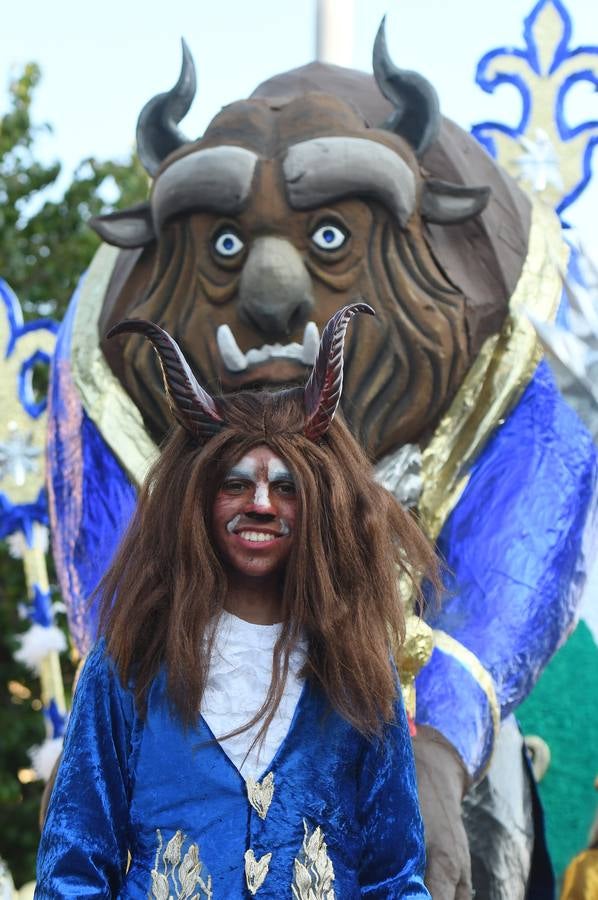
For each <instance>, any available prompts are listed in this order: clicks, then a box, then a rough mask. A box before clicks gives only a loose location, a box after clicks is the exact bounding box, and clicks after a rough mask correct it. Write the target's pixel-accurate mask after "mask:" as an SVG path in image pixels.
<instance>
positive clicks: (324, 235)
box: [311, 222, 349, 250]
mask: <svg viewBox="0 0 598 900" xmlns="http://www.w3.org/2000/svg"><path fill="white" fill-rule="evenodd" d="M348 237H349V235H348V234H347V232H346V231H343V229H342V228H339V227H338V225H333V224H332V223H331V222H325V223H324V224H323V225H320V226H319V228H316V230H315V231H314V232H313V234H312V236H311V239H312V241H313V242H314V244H315V245H316V247H318V248H319V249H320V250H339V249H340V248H341V247H342V246H343V244H344V243H345V242H346V241H347V238H348Z"/></svg>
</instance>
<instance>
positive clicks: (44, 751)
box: [29, 737, 63, 781]
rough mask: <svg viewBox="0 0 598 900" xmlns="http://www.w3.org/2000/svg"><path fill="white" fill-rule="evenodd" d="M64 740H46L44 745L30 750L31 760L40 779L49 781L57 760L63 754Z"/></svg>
mask: <svg viewBox="0 0 598 900" xmlns="http://www.w3.org/2000/svg"><path fill="white" fill-rule="evenodd" d="M62 744H63V738H61V737H59V738H46V740H45V741H44V742H43V744H39V745H38V746H37V747H31V748H30V749H29V759H30V760H31V765H32V766H33V768H34V769H35V773H36V775H37V777H38V778H43V780H44V781H48V780H49V778H50V775H51V774H52V769H53V768H54V766H55V764H56V760H57V759H58V757H59V756H60V754H61V753H62Z"/></svg>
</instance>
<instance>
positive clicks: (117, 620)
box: [98, 389, 437, 736]
mask: <svg viewBox="0 0 598 900" xmlns="http://www.w3.org/2000/svg"><path fill="white" fill-rule="evenodd" d="M217 403H218V409H219V410H220V411H221V412H222V416H223V418H224V421H225V423H226V425H225V427H224V428H223V429H222V430H221V431H220V432H218V433H217V434H216V435H215V436H214V437H212V438H211V439H210V440H208V441H207V443H206V444H205V445H204V446H200V445H198V442H197V441H196V440H195V439H194V438H193V437H192V436H191V435H190V434H189V433H188V432H187V431H185V430H184V429H183V428H181V427H177V428H176V429H175V430H174V431H173V433H172V434H171V436H170V438H169V439H168V441H167V443H166V445H165V447H164V449H163V452H162V454H161V456H160V458H159V459H158V461H157V462H156V463H155V465H154V466H153V468H152V470H151V472H150V473H149V475H148V478H147V479H146V482H145V484H144V485H143V487H142V489H141V492H140V495H139V501H138V504H137V509H136V512H135V514H134V516H133V520H132V522H131V524H130V526H129V529H128V531H127V534H126V536H125V538H124V540H123V542H122V544H121V546H120V549H119V550H118V552H117V554H116V556H115V558H114V560H113V562H112V564H111V566H110V568H109V569H108V571H107V572H106V574H105V576H104V577H103V579H102V581H101V583H100V586H99V588H98V590H99V592H100V594H101V616H100V629H101V632H102V633H103V634H105V636H106V641H107V649H108V652H109V654H110V656H111V657H112V658H113V660H114V661H115V663H116V666H117V669H118V672H119V674H120V677H121V679H122V681H123V683H125V684H126V683H129V681H132V682H133V684H134V692H135V698H136V702H137V707H138V709H139V711H140V713H141V714H142V715H143V713H144V712H145V709H146V703H147V695H148V690H149V688H150V685H151V683H152V681H153V679H154V678H155V677H156V675H157V673H158V670H159V669H160V667H161V666H164V667H165V669H166V674H167V691H168V697H169V700H170V702H171V705H172V707H173V710H174V712H175V713H176V714H177V715H178V716H179V717H180V719H181V721H182V722H183V723H184V724H185V725H188V724H191V723H193V722H194V721H195V720H196V717H197V714H198V711H199V709H200V705H201V699H202V694H203V691H204V687H205V684H206V678H207V672H208V665H209V659H210V652H211V644H212V642H211V637H210V636H212V637H213V632H214V629H213V628H211V627H209V626H210V623H212V622H213V621H214V620H216V619H217V617H218V616H219V614H220V612H221V611H222V609H223V605H224V602H225V599H226V595H227V576H226V569H225V567H224V566H223V564H222V561H221V559H220V558H219V556H218V553H217V551H216V550H215V547H214V543H213V541H212V536H211V534H210V527H211V526H210V522H211V511H212V507H213V503H214V498H215V494H216V491H217V490H218V488H219V486H220V484H221V483H222V481H223V478H224V476H225V475H226V473H227V472H228V471H229V469H230V468H231V466H232V465H234V463H236V462H237V461H238V460H239V459H240V458H242V457H243V456H244V455H245V454H246V453H247V452H249V451H250V450H251V449H252V448H254V447H256V446H259V445H266V446H268V447H269V448H270V449H271V450H272V451H274V452H275V453H276V454H277V455H278V456H280V457H281V458H282V459H283V460H285V461H286V462H287V464H288V465H289V466H290V468H291V470H292V471H293V473H294V476H295V480H296V490H297V519H296V523H295V529H294V540H293V544H292V549H291V552H290V556H289V559H288V562H287V565H286V570H285V573H284V576H283V583H282V584H281V597H282V601H281V602H282V606H281V620H282V622H283V627H282V631H281V634H280V637H279V638H278V641H277V643H276V646H275V650H274V661H273V675H272V683H271V685H270V690H269V693H268V696H267V698H266V701H265V703H264V705H263V707H262V708H261V710H260V711H259V712H258V713H257V714H256V716H255V718H254V719H253V720H252V722H251V723H248V724H247V726H245V727H248V726H249V725H250V724H253V723H254V722H256V721H258V720H260V719H262V718H263V725H262V731H261V734H264V733H265V730H266V729H267V727H268V725H269V723H270V721H271V719H272V716H273V715H274V712H275V710H276V708H277V706H278V703H279V701H280V698H281V695H282V692H283V690H284V683H285V679H286V675H287V671H288V661H289V653H290V652H291V650H292V649H293V647H294V646H295V645H296V643H297V642H298V641H299V640H300V639H301V638H302V637H304V638H306V639H307V645H308V649H307V659H306V662H305V666H304V669H303V673H302V674H303V675H304V677H305V678H306V679H308V681H309V682H311V683H312V684H315V685H318V686H319V687H320V688H321V690H322V691H323V692H324V694H325V695H326V697H327V699H328V701H329V704H330V706H331V707H332V708H333V709H335V710H336V711H337V712H338V713H340V714H341V715H342V716H343V717H344V718H345V719H346V720H348V721H349V722H350V723H351V724H352V725H353V726H354V727H355V728H357V729H358V730H359V731H360V732H361V733H363V734H364V735H367V736H373V735H375V734H380V732H381V730H382V728H383V724H384V723H385V722H388V721H392V719H393V716H394V701H395V699H396V692H397V684H396V675H395V671H394V668H393V663H392V659H391V656H390V652H389V646H390V642H389V634H392V635H393V639H394V640H393V643H394V644H395V646H397V644H398V643H399V642H400V641H402V638H403V635H404V628H405V622H404V612H403V604H402V602H401V596H400V589H399V582H401V583H403V584H404V582H405V578H406V579H407V581H409V582H411V584H412V585H413V589H414V590H415V592H416V594H417V595H418V596H419V583H420V580H421V577H422V576H428V577H431V578H432V581H436V580H437V576H436V561H435V556H434V552H433V550H432V548H431V547H430V545H429V543H428V542H427V540H426V538H425V537H424V536H423V534H422V533H421V532H420V531H419V529H418V527H417V525H416V524H415V522H414V521H413V520H412V519H411V517H410V516H409V514H408V513H406V512H405V511H404V510H403V509H402V508H401V506H400V505H399V504H398V503H397V502H396V500H395V499H394V498H393V497H392V496H391V495H390V494H389V493H388V492H387V491H386V490H385V489H384V488H382V487H381V486H380V485H378V484H377V483H376V482H375V481H374V478H373V474H372V468H371V466H370V464H369V462H368V460H367V459H366V457H365V455H364V453H363V451H362V450H361V448H360V447H359V445H358V444H357V442H356V440H355V439H354V438H353V437H352V435H351V434H350V432H349V430H348V429H347V427H346V426H345V424H344V423H343V422H342V421H341V420H340V418H339V417H337V418H336V419H335V420H334V421H333V422H332V424H331V426H330V429H329V431H328V432H327V434H326V436H325V437H324V438H323V439H322V440H321V441H320V442H319V443H314V442H313V441H311V440H309V439H308V438H307V437H305V436H304V434H303V429H304V426H305V407H304V402H303V390H302V389H296V390H291V391H286V392H284V394H283V393H279V394H276V393H265V392H263V393H261V392H243V393H239V394H236V395H229V396H223V397H219V398H218V400H217ZM401 574H402V575H404V576H405V578H399V576H400V575H401ZM397 637H398V641H397V640H396V638H397ZM241 730H243V729H241Z"/></svg>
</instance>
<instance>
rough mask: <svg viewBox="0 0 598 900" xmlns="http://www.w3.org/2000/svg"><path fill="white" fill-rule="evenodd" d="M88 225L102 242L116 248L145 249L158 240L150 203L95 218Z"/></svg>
mask: <svg viewBox="0 0 598 900" xmlns="http://www.w3.org/2000/svg"><path fill="white" fill-rule="evenodd" d="M88 224H89V225H90V227H91V228H93V230H94V231H95V232H97V234H99V236H100V237H101V238H102V240H104V241H106V243H108V244H113V245H114V246H115V247H122V248H125V249H132V248H134V247H145V245H146V244H151V243H152V241H155V240H156V235H155V233H154V226H153V223H152V214H151V210H150V205H149V203H140V204H139V205H138V206H132V207H131V208H130V209H123V210H121V211H119V212H114V213H108V215H105V216H94V217H93V218H92V219H90V220H89V223H88Z"/></svg>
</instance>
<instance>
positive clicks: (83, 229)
mask: <svg viewBox="0 0 598 900" xmlns="http://www.w3.org/2000/svg"><path fill="white" fill-rule="evenodd" d="M39 79H40V71H39V68H38V67H37V66H36V65H35V64H30V65H27V66H26V67H25V69H24V71H23V72H22V73H21V74H20V75H19V76H18V77H17V78H15V79H14V80H13V81H12V83H11V85H10V92H9V108H8V111H7V112H6V113H5V114H4V115H1V116H0V276H2V277H3V278H4V279H5V280H6V281H7V282H8V283H9V284H10V286H11V287H12V288H13V290H14V291H15V293H16V294H17V296H18V297H19V299H20V300H21V303H22V305H23V309H24V312H25V316H26V317H27V318H29V319H32V318H37V317H38V316H39V315H40V314H44V315H47V314H48V313H49V312H51V314H52V315H53V316H54V317H55V318H61V317H62V315H63V314H64V311H65V310H66V306H67V304H68V301H69V299H70V296H71V294H72V292H73V289H74V288H75V286H76V284H77V281H78V279H79V277H80V276H81V274H82V273H83V272H84V271H85V269H86V267H87V266H88V264H89V262H90V261H91V258H92V256H93V254H94V252H95V250H96V248H97V247H98V245H99V238H98V237H97V236H96V235H95V234H94V232H92V231H91V229H89V228H88V227H87V226H86V224H85V222H86V220H87V219H88V218H89V216H90V215H97V214H99V213H104V212H110V211H111V210H113V209H115V208H123V207H125V206H130V205H132V204H134V203H138V202H140V201H141V200H143V199H145V197H146V195H147V190H148V182H147V176H146V175H145V173H144V171H143V169H142V168H141V166H140V164H139V162H138V161H137V160H136V158H131V159H129V160H128V161H126V162H124V163H117V162H111V161H98V160H96V159H87V160H83V161H82V162H81V164H80V165H79V166H78V168H77V170H76V172H75V173H74V175H73V177H72V179H71V181H70V183H69V184H68V185H67V187H66V189H65V191H64V195H63V196H62V197H61V198H59V199H54V198H53V197H54V193H55V191H51V192H50V196H48V189H52V187H53V186H54V185H55V183H56V181H57V179H58V177H59V175H60V165H59V164H58V163H54V164H50V165H46V164H44V163H42V162H40V161H39V159H38V158H37V156H36V138H37V137H38V135H39V134H40V132H41V131H43V130H44V129H47V127H48V126H38V125H36V124H35V123H34V122H32V118H31V103H32V98H33V96H34V93H35V88H36V85H37V84H38V82H39ZM54 594H55V599H59V598H58V597H57V595H56V589H55V588H54ZM25 598H26V585H25V580H24V575H23V570H22V564H21V563H20V561H18V560H14V559H12V558H11V556H10V555H9V553H8V550H7V547H6V545H0V856H2V857H3V858H4V859H5V860H6V862H7V864H8V867H9V869H10V871H11V872H12V875H13V878H14V881H15V884H16V885H17V887H19V886H20V885H22V884H23V883H24V882H27V881H30V880H32V879H33V878H34V877H35V853H36V848H37V843H38V839H39V830H38V813H39V803H40V798H41V794H42V790H43V783H41V782H39V781H33V782H29V781H28V779H27V774H28V771H27V770H30V765H31V764H30V761H29V757H28V755H27V750H28V748H29V747H31V746H32V745H35V744H39V743H41V741H42V740H43V739H44V736H45V730H44V721H43V717H42V714H41V712H40V707H41V703H40V699H39V694H40V686H39V682H38V681H37V679H36V678H35V677H34V676H32V675H31V673H29V672H28V671H27V669H25V668H24V667H23V666H21V665H19V664H17V663H16V662H15V661H14V659H13V655H12V654H13V651H14V649H15V648H16V641H15V635H16V634H17V632H19V631H23V630H24V628H25V627H26V626H27V623H26V622H24V621H22V620H21V619H20V618H19V614H18V605H19V602H20V601H24V600H25ZM64 656H65V658H64V660H63V670H64V676H65V683H66V687H67V691H68V690H69V689H70V685H71V683H72V677H73V664H72V661H71V660H70V659H69V658H68V655H67V654H64ZM19 774H20V777H19Z"/></svg>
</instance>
